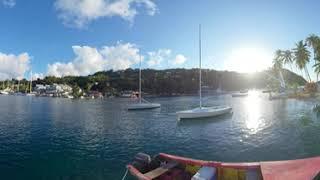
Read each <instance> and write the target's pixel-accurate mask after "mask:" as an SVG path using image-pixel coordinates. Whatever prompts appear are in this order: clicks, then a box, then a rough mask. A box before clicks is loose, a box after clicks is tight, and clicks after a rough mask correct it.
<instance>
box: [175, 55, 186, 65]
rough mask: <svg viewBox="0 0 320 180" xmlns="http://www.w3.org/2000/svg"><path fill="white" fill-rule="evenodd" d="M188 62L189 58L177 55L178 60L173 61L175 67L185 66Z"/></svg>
mask: <svg viewBox="0 0 320 180" xmlns="http://www.w3.org/2000/svg"><path fill="white" fill-rule="evenodd" d="M186 60H187V58H186V57H185V56H184V55H182V54H178V55H176V58H175V59H174V60H173V61H172V64H174V65H179V64H183V63H185V62H186Z"/></svg>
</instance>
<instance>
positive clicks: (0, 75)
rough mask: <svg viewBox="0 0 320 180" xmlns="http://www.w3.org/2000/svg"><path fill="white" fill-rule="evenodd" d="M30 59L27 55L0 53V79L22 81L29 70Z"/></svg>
mask: <svg viewBox="0 0 320 180" xmlns="http://www.w3.org/2000/svg"><path fill="white" fill-rule="evenodd" d="M30 59H31V58H30V56H29V55H28V53H22V54H19V55H13V54H4V53H1V52H0V79H1V80H4V79H11V78H18V79H22V78H23V77H24V74H25V73H26V72H27V71H28V70H29V69H30Z"/></svg>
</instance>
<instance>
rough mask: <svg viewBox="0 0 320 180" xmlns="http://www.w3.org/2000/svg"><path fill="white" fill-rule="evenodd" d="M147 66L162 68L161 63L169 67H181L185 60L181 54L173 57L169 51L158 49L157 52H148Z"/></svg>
mask: <svg viewBox="0 0 320 180" xmlns="http://www.w3.org/2000/svg"><path fill="white" fill-rule="evenodd" d="M147 58H148V61H147V64H148V66H150V67H159V66H163V63H167V64H169V63H170V64H171V65H181V64H183V63H185V61H186V60H187V58H186V57H185V56H184V55H182V54H177V55H176V56H175V57H174V55H173V53H172V51H171V50H170V49H159V50H158V51H152V52H148V57H147Z"/></svg>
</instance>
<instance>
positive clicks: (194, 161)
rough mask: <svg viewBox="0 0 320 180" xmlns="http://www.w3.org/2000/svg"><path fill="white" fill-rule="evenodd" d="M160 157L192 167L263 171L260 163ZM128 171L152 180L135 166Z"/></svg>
mask: <svg viewBox="0 0 320 180" xmlns="http://www.w3.org/2000/svg"><path fill="white" fill-rule="evenodd" d="M159 156H160V157H162V158H164V159H167V160H172V161H176V162H179V163H181V164H190V165H198V166H208V167H215V168H236V169H245V170H250V169H259V170H261V169H260V168H261V166H260V163H259V162H245V163H232V162H231V163H224V162H219V161H206V160H198V159H192V158H187V157H181V156H175V155H170V154H166V153H159ZM127 169H128V170H129V172H130V173H131V174H132V175H133V176H135V177H137V178H138V179H139V180H152V179H150V178H149V177H147V176H145V175H144V174H142V173H141V172H140V171H139V170H138V169H137V168H135V167H134V166H133V165H131V164H128V165H127Z"/></svg>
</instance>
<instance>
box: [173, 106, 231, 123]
mask: <svg viewBox="0 0 320 180" xmlns="http://www.w3.org/2000/svg"><path fill="white" fill-rule="evenodd" d="M231 110H232V108H231V107H229V106H216V107H201V108H200V107H198V108H195V109H191V110H186V111H178V112H177V113H176V114H177V116H178V120H181V119H194V118H205V117H215V116H220V115H223V114H227V113H230V112H231Z"/></svg>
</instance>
